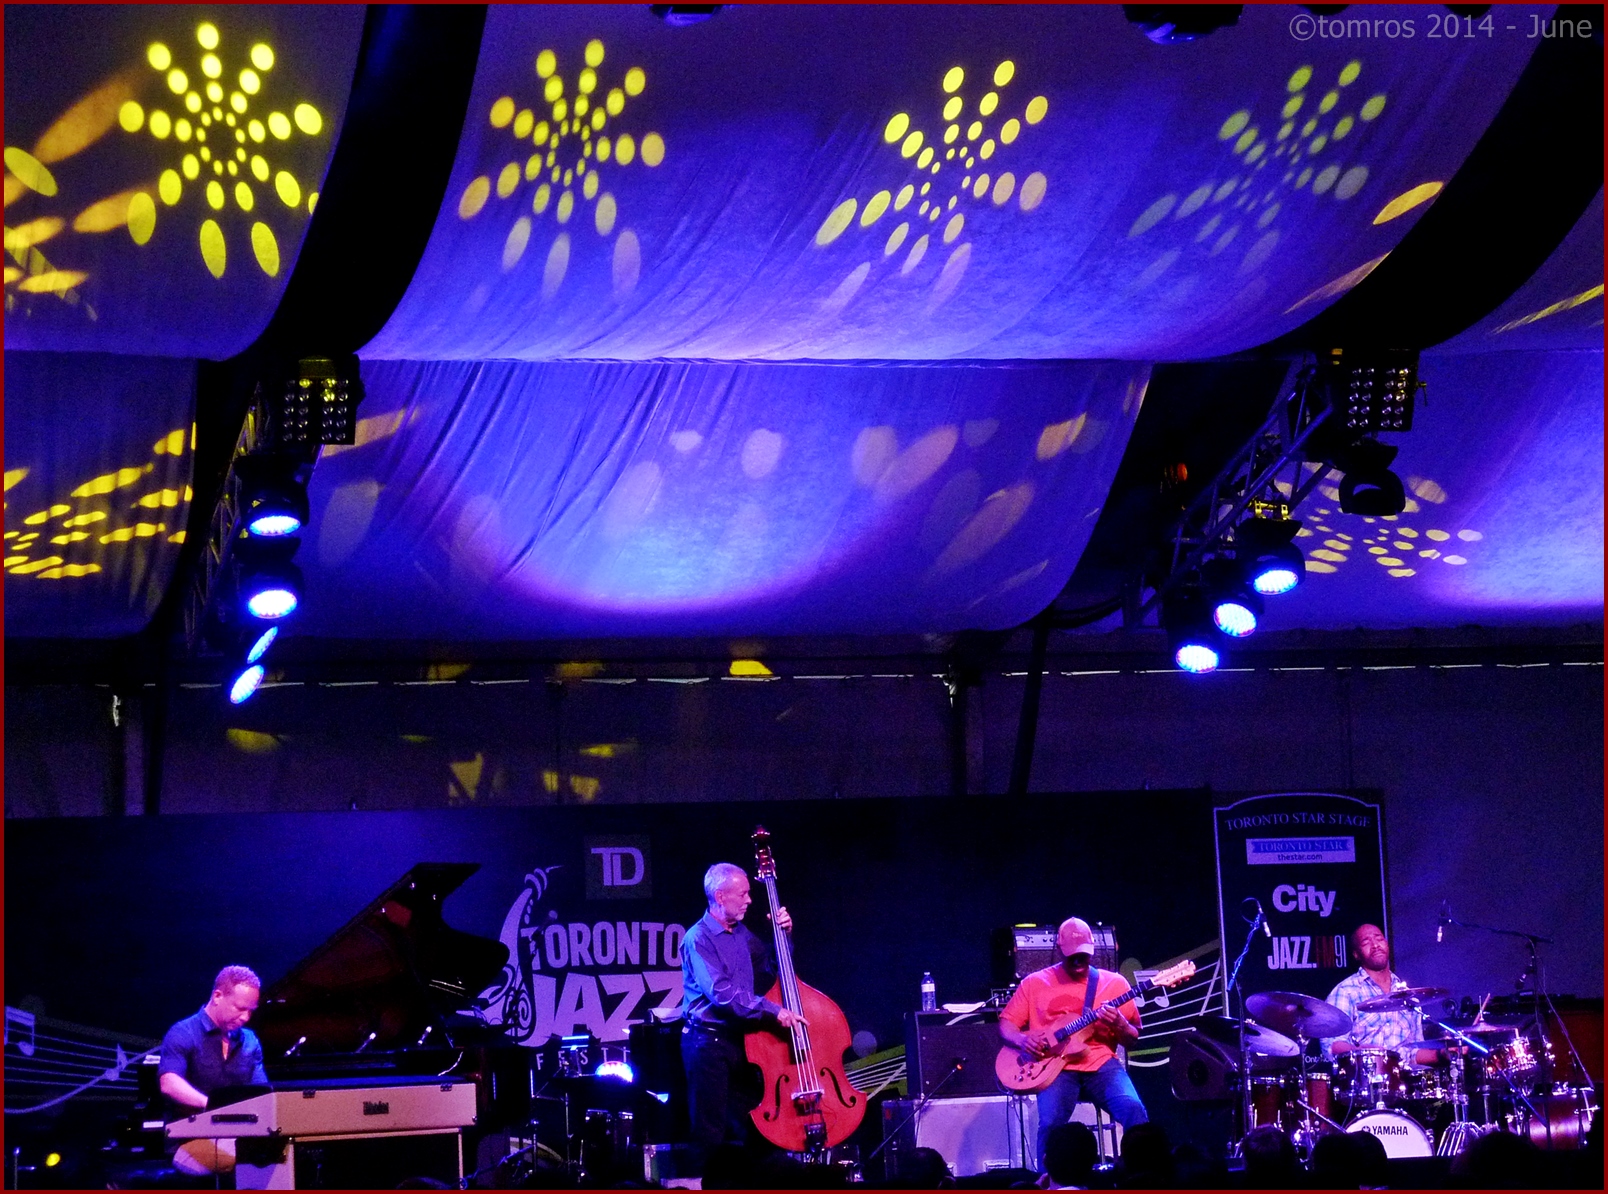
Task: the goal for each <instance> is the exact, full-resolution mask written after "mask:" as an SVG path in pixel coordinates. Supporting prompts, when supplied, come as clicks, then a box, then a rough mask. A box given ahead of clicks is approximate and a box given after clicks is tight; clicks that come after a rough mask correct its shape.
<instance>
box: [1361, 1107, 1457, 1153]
mask: <svg viewBox="0 0 1608 1194" xmlns="http://www.w3.org/2000/svg"><path fill="white" fill-rule="evenodd" d="M1346 1131H1348V1132H1366V1133H1367V1134H1368V1135H1370V1136H1373V1137H1374V1138H1376V1139H1377V1140H1378V1141H1379V1142H1380V1143H1381V1144H1383V1145H1384V1146H1385V1156H1387V1157H1432V1156H1434V1155H1435V1145H1434V1142H1433V1141H1432V1140H1430V1138H1429V1133H1428V1132H1426V1131H1425V1130H1424V1128H1423V1125H1422V1124H1420V1123H1419V1122H1418V1121H1417V1120H1416V1119H1414V1118H1413V1117H1412V1116H1410V1115H1408V1114H1407V1113H1406V1112H1404V1111H1392V1110H1389V1109H1388V1108H1381V1109H1378V1110H1374V1111H1369V1112H1366V1113H1365V1114H1362V1115H1359V1116H1357V1117H1356V1118H1355V1119H1353V1120H1352V1121H1351V1122H1350V1123H1348V1124H1347V1125H1346Z"/></svg>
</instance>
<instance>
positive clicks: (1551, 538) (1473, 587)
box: [1279, 191, 1603, 628]
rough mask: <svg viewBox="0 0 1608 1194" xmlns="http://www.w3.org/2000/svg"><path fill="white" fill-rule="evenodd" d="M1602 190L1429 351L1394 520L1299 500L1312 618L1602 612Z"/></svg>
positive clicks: (1327, 501)
mask: <svg viewBox="0 0 1608 1194" xmlns="http://www.w3.org/2000/svg"><path fill="white" fill-rule="evenodd" d="M1602 219H1603V209H1602V193H1601V192H1600V191H1599V192H1598V194H1597V198H1596V200H1595V201H1594V202H1593V203H1592V204H1591V205H1590V206H1589V207H1588V208H1587V210H1586V212H1585V214H1584V215H1582V216H1581V217H1580V219H1579V221H1578V222H1577V223H1576V224H1575V226H1574V228H1573V229H1572V230H1571V231H1570V233H1569V235H1568V236H1567V237H1566V238H1565V239H1564V241H1563V243H1562V244H1561V245H1559V246H1558V248H1557V250H1556V251H1554V252H1553V254H1552V255H1551V256H1550V257H1549V258H1548V259H1547V261H1546V263H1545V264H1544V265H1543V266H1542V267H1541V268H1540V269H1539V270H1537V271H1536V273H1535V275H1534V276H1533V277H1532V278H1531V279H1530V280H1529V281H1528V282H1526V283H1525V284H1524V285H1523V286H1522V287H1520V288H1519V289H1518V290H1517V291H1516V292H1515V293H1514V294H1513V295H1512V297H1510V298H1509V299H1508V300H1507V301H1506V302H1504V303H1503V304H1502V305H1501V306H1500V307H1498V308H1497V309H1496V310H1495V311H1493V312H1492V313H1491V314H1490V315H1489V316H1487V317H1486V318H1485V319H1483V320H1481V321H1480V322H1479V323H1477V324H1475V325H1474V326H1473V327H1471V328H1469V329H1468V330H1467V331H1465V332H1463V333H1462V334H1461V335H1458V336H1456V337H1454V338H1453V339H1451V340H1448V341H1447V342H1446V343H1444V344H1442V345H1439V346H1438V347H1436V348H1434V349H1432V350H1431V351H1429V352H1426V353H1425V354H1424V355H1423V358H1422V367H1421V370H1420V377H1422V379H1423V380H1424V382H1425V383H1426V389H1425V390H1424V391H1423V396H1422V399H1421V401H1420V403H1419V407H1418V413H1417V417H1416V419H1415V421H1414V425H1413V430H1412V431H1411V432H1410V433H1408V434H1405V435H1400V436H1387V437H1386V438H1387V439H1392V440H1394V441H1395V442H1396V443H1398V444H1399V445H1400V448H1401V454H1400V455H1399V456H1398V457H1397V460H1396V463H1395V466H1394V467H1395V471H1396V472H1397V473H1398V474H1400V475H1401V476H1402V478H1403V479H1404V480H1405V481H1406V483H1407V489H1408V493H1409V501H1408V508H1407V510H1406V512H1404V513H1403V514H1402V515H1401V516H1400V518H1397V519H1368V518H1356V517H1353V516H1349V515H1340V514H1339V512H1338V509H1337V508H1336V503H1335V501H1334V497H1335V493H1336V491H1335V490H1334V489H1333V487H1332V486H1330V487H1326V488H1325V489H1324V490H1323V491H1322V492H1320V493H1318V494H1316V495H1314V496H1313V497H1312V498H1311V499H1309V500H1308V501H1307V502H1306V503H1305V505H1304V506H1303V507H1302V509H1301V511H1300V515H1301V516H1302V517H1303V518H1305V519H1306V520H1307V528H1306V530H1308V531H1311V532H1312V533H1311V534H1310V535H1306V534H1304V535H1303V537H1302V538H1301V539H1299V540H1297V542H1298V543H1299V544H1300V545H1301V546H1302V547H1303V548H1305V549H1306V551H1307V556H1308V563H1307V567H1308V569H1309V576H1308V580H1309V583H1307V584H1305V585H1302V586H1301V587H1300V588H1299V589H1298V590H1297V591H1296V592H1295V593H1294V594H1292V595H1291V596H1290V597H1289V598H1285V599H1284V602H1283V603H1282V609H1281V612H1280V615H1279V616H1280V618H1281V619H1284V618H1288V619H1289V621H1290V624H1292V625H1301V626H1307V627H1323V628H1341V627H1347V626H1456V625H1464V624H1469V623H1475V624H1481V625H1502V624H1508V625H1515V624H1525V625H1535V624H1547V623H1552V624H1558V623H1568V622H1581V621H1598V620H1600V619H1601V617H1602V601H1603V331H1602V314H1603V302H1602V286H1603V283H1602V279H1603V255H1602V254H1603V242H1602V237H1603V229H1602Z"/></svg>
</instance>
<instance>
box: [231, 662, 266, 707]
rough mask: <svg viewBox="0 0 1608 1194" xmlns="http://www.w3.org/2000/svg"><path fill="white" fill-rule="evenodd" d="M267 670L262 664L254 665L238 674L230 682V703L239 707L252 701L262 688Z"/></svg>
mask: <svg viewBox="0 0 1608 1194" xmlns="http://www.w3.org/2000/svg"><path fill="white" fill-rule="evenodd" d="M266 674H267V669H266V668H264V667H263V666H262V664H260V663H253V664H250V665H248V666H247V667H244V668H242V669H240V671H238V672H236V673H235V675H234V678H233V679H232V680H230V682H229V703H230V704H231V705H239V704H243V703H244V702H246V701H248V700H250V699H251V697H252V696H253V695H255V694H256V691H257V689H259V688H261V687H262V679H263V676H265V675H266Z"/></svg>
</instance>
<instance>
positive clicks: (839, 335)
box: [365, 5, 1540, 360]
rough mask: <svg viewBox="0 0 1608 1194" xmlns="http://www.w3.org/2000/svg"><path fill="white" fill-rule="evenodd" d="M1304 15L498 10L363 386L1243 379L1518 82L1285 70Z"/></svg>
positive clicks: (1300, 59)
mask: <svg viewBox="0 0 1608 1194" xmlns="http://www.w3.org/2000/svg"><path fill="white" fill-rule="evenodd" d="M1294 11H1297V10H1293V9H1285V8H1265V7H1258V6H1248V7H1247V8H1246V9H1245V11H1244V13H1243V15H1242V16H1241V18H1240V21H1239V24H1238V26H1237V27H1234V28H1228V29H1222V30H1219V31H1218V32H1216V33H1214V34H1213V35H1212V36H1210V37H1208V38H1205V39H1203V40H1201V41H1199V42H1197V43H1194V44H1190V45H1183V46H1178V45H1171V46H1157V45H1153V44H1151V43H1150V42H1148V41H1146V40H1145V39H1144V38H1143V37H1141V36H1139V35H1138V33H1137V32H1136V31H1135V30H1134V29H1133V28H1132V27H1131V26H1130V25H1129V24H1128V23H1127V22H1126V21H1125V20H1124V19H1123V18H1122V15H1121V13H1120V11H1119V10H1118V9H1116V8H1115V7H1114V6H1087V7H1085V6H1077V5H1070V6H1049V5H1045V6H1040V5H1027V6H1021V7H1009V6H1005V7H997V6H958V5H957V6H940V7H933V8H912V7H905V6H891V7H883V6H875V5H872V6H865V7H860V6H814V5H803V6H796V7H791V6H789V7H781V6H777V7H773V6H758V7H752V8H734V9H732V10H730V11H726V12H722V13H720V14H719V15H718V17H717V18H716V19H713V20H710V21H708V22H705V23H703V24H700V25H696V26H693V27H689V28H683V29H667V28H666V27H665V26H664V25H662V24H661V23H659V22H658V21H656V20H654V19H653V18H652V17H651V16H649V15H648V14H647V13H646V12H645V11H644V10H643V9H641V8H640V7H624V8H621V7H603V8H594V7H581V6H577V7H563V8H550V7H528V8H527V7H523V6H508V7H493V8H492V9H491V11H490V14H489V16H488V18H487V25H486V35H485V40H484V43H483V48H482V51H481V59H480V65H479V70H478V73H477V75H476V79H475V84H474V91H473V93H472V96H471V99H470V104H469V114H468V117H467V120H466V123H465V127H464V132H463V137H462V140H461V142H460V144H459V149H458V158H457V162H456V164H455V166H454V168H453V172H452V178H451V182H450V184H449V186H448V190H447V195H446V199H445V201H444V203H443V205H442V208H441V213H440V215H439V217H438V219H437V222H436V227H435V231H434V233H433V234H432V237H431V240H430V245H429V248H428V250H427V251H426V253H425V257H424V260H423V263H422V264H421V266H420V268H419V270H418V273H417V274H416V275H415V278H414V281H413V285H412V287H411V288H410V290H409V291H408V294H407V296H406V298H405V299H404V300H403V302H402V303H401V305H400V306H399V307H398V309H397V311H396V312H395V314H394V315H393V316H392V318H391V320H390V322H389V323H388V324H387V325H386V327H385V329H384V330H383V331H382V332H381V333H380V335H379V336H377V337H376V338H375V340H374V341H373V342H372V343H371V344H370V345H369V346H368V348H367V350H366V353H365V355H367V356H369V357H371V358H391V359H396V358H401V359H408V358H411V359H476V358H487V357H517V358H521V359H527V360H534V359H551V358H561V357H585V358H617V359H628V360H642V359H650V358H656V357H714V358H723V359H742V360H756V359H801V358H813V359H834V360H852V359H867V358H869V359H883V358H887V359H891V358H898V359H907V360H910V359H929V360H935V359H947V358H954V357H977V358H1005V359H1012V358H1036V357H1057V358H1059V357H1126V358H1135V359H1179V358H1184V357H1192V356H1209V355H1213V354H1218V353H1224V352H1230V351H1235V350H1239V349H1244V348H1249V347H1251V346H1254V345H1256V344H1259V343H1262V342H1264V341H1267V340H1269V339H1271V338H1273V337H1275V336H1277V335H1279V334H1281V333H1283V332H1285V331H1288V330H1289V329H1291V328H1293V327H1295V326H1297V325H1298V324H1300V323H1301V322H1303V321H1304V320H1306V319H1308V318H1309V317H1311V316H1312V315H1314V314H1316V313H1317V312H1318V311H1319V310H1321V309H1322V308H1323V307H1324V306H1325V305H1327V303H1328V302H1330V301H1332V300H1333V299H1334V298H1335V297H1337V296H1338V295H1339V294H1341V293H1343V292H1344V291H1345V290H1346V289H1348V288H1349V287H1350V286H1352V285H1355V284H1356V282H1358V281H1360V280H1361V278H1363V277H1364V276H1366V274H1367V273H1368V272H1369V270H1370V269H1372V268H1373V267H1374V266H1375V265H1377V264H1378V262H1379V261H1380V260H1382V259H1383V257H1384V256H1385V255H1386V254H1388V253H1389V252H1390V250H1391V249H1392V248H1393V247H1394V246H1395V245H1396V244H1397V243H1398V242H1399V240H1400V239H1401V237H1402V236H1403V235H1404V234H1405V233H1406V232H1407V230H1408V229H1409V228H1410V227H1411V226H1412V224H1413V223H1414V221H1415V220H1416V219H1417V217H1418V216H1419V215H1420V214H1421V213H1422V212H1423V211H1424V210H1426V205H1427V204H1428V202H1429V201H1431V200H1432V199H1433V198H1434V196H1435V195H1436V194H1437V193H1438V192H1439V190H1440V187H1441V185H1443V184H1444V183H1445V182H1446V180H1447V179H1449V178H1450V177H1451V176H1452V174H1453V173H1454V172H1455V171H1456V169H1457V167H1458V166H1459V164H1460V163H1461V162H1462V161H1463V158H1464V157H1465V156H1466V155H1467V153H1468V151H1469V150H1470V148H1471V147H1472V146H1473V144H1474V143H1475V141H1476V139H1477V138H1478V137H1479V135H1480V133H1481V132H1482V131H1483V130H1484V129H1485V127H1486V125H1487V124H1488V123H1489V121H1490V119H1491V118H1492V117H1493V116H1494V114H1495V113H1496V111H1497V109H1498V108H1499V107H1500V105H1501V103H1502V100H1503V99H1504V98H1505V97H1506V95H1507V93H1508V90H1509V88H1510V87H1511V85H1512V84H1513V82H1514V80H1515V79H1516V78H1517V76H1518V74H1519V72H1520V70H1521V69H1522V68H1523V66H1524V64H1525V62H1526V61H1527V60H1528V57H1529V54H1530V50H1531V49H1532V44H1531V43H1529V42H1527V41H1526V40H1525V39H1523V38H1522V37H1518V38H1514V37H1504V38H1490V39H1486V38H1480V39H1473V40H1467V39H1465V40H1460V41H1454V42H1450V43H1446V44H1444V45H1441V46H1439V47H1437V50H1436V52H1435V56H1434V60H1433V65H1429V64H1428V63H1427V62H1426V58H1425V49H1424V46H1423V43H1422V42H1418V41H1408V40H1399V39H1398V40H1390V39H1386V38H1379V39H1363V40H1358V39H1352V38H1347V39H1343V40H1339V41H1329V40H1323V39H1319V40H1316V41H1306V42H1303V41H1300V40H1297V39H1296V38H1294V37H1292V35H1291V32H1290V26H1289V21H1290V17H1291V13H1292V12H1294ZM1367 11H1368V13H1369V15H1370V17H1373V16H1378V17H1379V18H1380V19H1381V20H1384V19H1404V18H1408V17H1411V16H1413V15H1417V16H1418V17H1420V18H1421V17H1422V15H1423V12H1424V10H1422V9H1418V8H1408V7H1403V8H1387V7H1380V8H1369V9H1368V10H1367ZM1510 11H1512V12H1513V13H1514V15H1515V18H1517V17H1518V16H1520V15H1522V13H1523V12H1527V11H1528V10H1517V9H1515V10H1510ZM1537 11H1540V10H1537ZM1526 19H1527V18H1526Z"/></svg>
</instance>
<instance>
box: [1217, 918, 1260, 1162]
mask: <svg viewBox="0 0 1608 1194" xmlns="http://www.w3.org/2000/svg"><path fill="white" fill-rule="evenodd" d="M1250 902H1251V901H1250V900H1249V899H1246V900H1241V901H1240V907H1241V908H1242V909H1243V908H1244V907H1245V905H1246V904H1248V903H1250ZM1240 918H1241V919H1242V920H1243V919H1245V917H1244V913H1243V912H1241V914H1240ZM1264 921H1265V918H1264V916H1263V913H1262V905H1261V902H1260V901H1257V904H1256V915H1255V916H1254V917H1252V918H1251V919H1250V922H1249V923H1250V926H1251V927H1250V930H1249V931H1248V932H1247V933H1246V934H1245V944H1244V945H1243V946H1241V947H1240V951H1239V957H1237V958H1235V959H1234V968H1233V969H1232V970H1230V971H1229V974H1228V982H1227V983H1226V984H1225V985H1224V987H1223V994H1224V997H1225V998H1226V997H1227V995H1228V992H1230V991H1233V992H1234V993H1235V994H1237V995H1238V996H1239V1009H1240V1011H1239V1017H1238V1019H1239V1053H1238V1058H1239V1067H1240V1068H1239V1075H1238V1078H1239V1084H1240V1107H1239V1112H1240V1113H1239V1129H1240V1131H1239V1135H1238V1136H1236V1137H1234V1138H1232V1139H1231V1140H1230V1141H1229V1143H1228V1157H1229V1159H1230V1160H1236V1159H1240V1158H1242V1157H1243V1156H1244V1153H1243V1151H1242V1145H1243V1144H1244V1141H1245V1137H1246V1136H1248V1135H1249V1134H1250V1131H1251V1100H1252V1097H1253V1095H1252V1087H1251V1064H1250V1061H1249V1059H1248V1055H1247V1053H1246V1048H1245V991H1244V990H1243V989H1242V988H1241V987H1240V985H1239V972H1240V967H1241V966H1243V965H1244V964H1245V958H1246V956H1247V955H1249V954H1250V952H1251V942H1252V941H1254V940H1255V939H1256V934H1257V932H1258V931H1259V930H1260V929H1261V928H1262V925H1263V923H1264Z"/></svg>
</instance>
